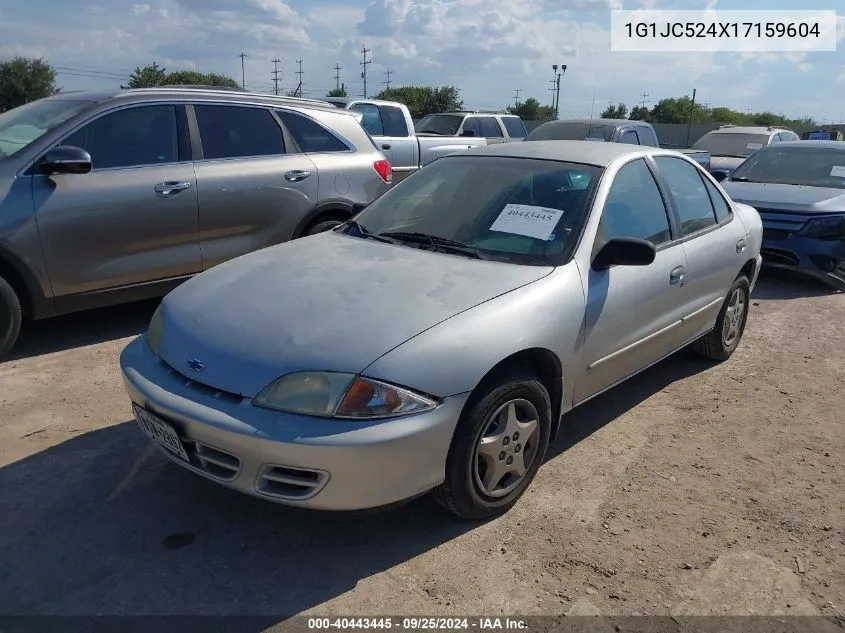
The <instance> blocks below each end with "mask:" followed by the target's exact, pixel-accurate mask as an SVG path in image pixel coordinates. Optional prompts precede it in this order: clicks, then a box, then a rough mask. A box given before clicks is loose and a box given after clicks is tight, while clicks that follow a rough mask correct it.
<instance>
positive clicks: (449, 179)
mask: <svg viewBox="0 0 845 633" xmlns="http://www.w3.org/2000/svg"><path fill="white" fill-rule="evenodd" d="M601 173H602V169H601V168H599V167H595V166H591V165H581V164H577V163H568V162H558V161H549V160H537V159H528V158H509V157H499V156H460V157H458V156H454V157H453V156H446V157H443V158H440V159H439V160H436V161H434V162H433V163H431V164H429V165H428V166H426V168H425V169H422V170H420V171H419V172H417V173H415V174H413V175H412V176H409V177H408V178H406V179H405V180H403V181H402V182H401V183H399V184H398V185H396V186H395V187H394V188H393V189H391V190H389V191H388V192H387V193H385V194H384V195H383V196H381V197H380V198H378V199H377V200H376V201H375V202H373V203H372V204H371V205H370V206H369V207H367V208H366V209H365V210H364V211H362V212H361V213H360V214H358V215H357V216H356V218H355V220H356V221H357V223H358V225H359V228H360V230H361V231H363V232H364V235H365V236H366V235H369V236H370V237H373V236H375V237H377V238H378V237H379V236H386V237H389V238H393V239H395V238H396V236H397V235H398V236H399V242H400V244H401V245H397V248H401V247H402V245H404V246H410V247H417V248H430V249H431V250H438V246H439V245H440V244H442V243H443V242H448V243H449V244H451V246H453V247H456V246H457V247H464V251H465V252H464V254H469V255H475V256H477V257H480V258H481V259H492V260H497V261H506V262H512V263H517V264H526V265H540V266H556V265H560V264H561V263H563V261H564V260H566V259H567V258H568V257H569V256H570V255H571V250H572V249H573V248H574V244H575V241H576V239H577V234H578V232H579V229H580V227H581V226H582V222H583V220H584V219H585V215H586V213H587V209H588V204H589V200H590V199H591V194H592V191H593V190H594V189H595V187H596V183H597V182H598V180H599V178H600V176H601ZM409 234H412V237H416V238H417V239H416V241H413V242H411V241H408V240H407V237H408V235H409ZM420 236H424V237H425V238H426V239H423V240H420V239H419V238H420ZM403 237H404V238H406V239H403ZM429 238H432V239H429ZM449 244H447V246H449ZM444 252H445V253H449V249H448V248H445V249H444Z"/></svg>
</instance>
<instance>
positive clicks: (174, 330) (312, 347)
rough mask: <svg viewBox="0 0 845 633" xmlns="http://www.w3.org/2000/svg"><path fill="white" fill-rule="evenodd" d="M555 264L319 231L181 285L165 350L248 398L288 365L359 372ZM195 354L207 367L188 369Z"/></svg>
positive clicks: (170, 302)
mask: <svg viewBox="0 0 845 633" xmlns="http://www.w3.org/2000/svg"><path fill="white" fill-rule="evenodd" d="M552 270H553V268H551V267H548V268H547V267H537V266H520V265H515V264H506V263H500V262H490V261H482V260H474V259H469V258H466V257H462V256H457V255H447V254H443V253H433V252H429V251H423V250H419V249H416V248H409V247H405V246H400V245H391V244H383V243H379V242H376V241H373V240H366V239H362V238H357V237H352V236H347V235H341V234H337V233H333V232H330V233H323V234H320V235H315V236H312V237H306V238H302V239H298V240H294V241H292V242H287V243H285V244H281V245H278V246H274V247H270V248H267V249H264V250H261V251H258V252H255V253H252V254H249V255H245V256H242V257H239V258H237V259H235V260H231V261H229V262H226V263H224V264H221V265H219V266H216V267H214V268H212V269H210V270H208V271H206V272H204V273H202V274H201V275H198V276H197V277H195V278H194V279H191V280H190V281H188V282H186V283H184V284H182V285H181V286H180V287H178V288H177V289H176V290H174V291H173V292H171V293H170V294H169V295H168V296H167V297H166V298H165V300H164V302H163V306H164V310H163V311H164V331H163V335H162V341H161V345H160V350H159V351H160V354H161V357H162V359H163V360H164V361H165V362H166V363H167V364H169V365H170V366H171V367H173V368H174V369H176V370H177V371H179V372H181V373H183V374H184V375H186V376H188V377H189V378H191V379H192V380H194V381H196V382H200V383H203V384H205V385H208V386H210V387H213V388H215V389H220V390H222V391H228V392H231V393H235V394H238V395H241V396H245V397H249V398H252V397H255V396H256V395H257V394H258V392H260V391H261V390H262V389H263V388H264V387H265V386H267V385H268V384H269V383H270V382H272V381H273V380H275V379H276V378H278V377H279V376H282V375H284V374H286V373H289V372H292V371H297V370H327V371H341V372H351V373H358V372H361V371H362V370H364V369H365V368H366V367H367V366H368V365H370V364H372V363H373V362H374V361H375V360H376V359H378V358H379V357H380V356H382V355H383V354H385V353H386V352H388V351H390V350H392V349H394V348H395V347H397V346H399V345H401V344H402V343H404V342H405V341H407V340H408V339H410V338H412V337H414V336H415V335H417V334H419V333H420V332H422V331H424V330H426V329H428V328H431V327H432V326H434V325H437V324H438V323H440V322H441V321H444V320H445V319H448V318H450V317H452V316H454V315H456V314H458V313H460V312H462V311H464V310H467V309H469V308H472V307H473V306H476V305H478V304H480V303H483V302H485V301H488V300H490V299H493V298H494V297H497V296H499V295H502V294H504V293H506V292H510V291H512V290H515V289H516V288H519V287H521V286H524V285H526V284H529V283H531V282H533V281H536V280H537V279H540V278H542V277H544V276H546V275H548V274H549V273H550V272H551V271H552ZM191 360H199V361H200V362H201V363H202V365H204V366H205V368H204V369H202V371H200V372H196V373H194V372H191V371H190V370H189V369H188V367H187V364H188V361H191ZM191 364H192V365H194V366H197V363H191Z"/></svg>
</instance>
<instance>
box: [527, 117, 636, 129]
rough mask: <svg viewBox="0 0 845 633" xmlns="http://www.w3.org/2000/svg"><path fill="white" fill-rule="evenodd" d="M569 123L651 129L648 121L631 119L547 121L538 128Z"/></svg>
mask: <svg viewBox="0 0 845 633" xmlns="http://www.w3.org/2000/svg"><path fill="white" fill-rule="evenodd" d="M568 123H578V124H581V125H611V126H615V127H621V126H623V125H635V126H637V125H641V126H645V125H647V126H649V127H651V124H650V123H649V122H648V121H634V120H631V119H558V120H556V121H546V122H545V123H543V125H542V126H538V127H556V126H559V125H566V124H568Z"/></svg>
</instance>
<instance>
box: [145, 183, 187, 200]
mask: <svg viewBox="0 0 845 633" xmlns="http://www.w3.org/2000/svg"><path fill="white" fill-rule="evenodd" d="M190 186H191V183H189V182H176V181H168V182H160V183H158V184H157V185H156V186H155V187H153V191H155V192H156V193H157V194H159V195H160V196H161V197H162V198H167V197H170V196H173V195H176V194H177V193H179V192H180V191H184V190H185V189H188V188H189V187H190Z"/></svg>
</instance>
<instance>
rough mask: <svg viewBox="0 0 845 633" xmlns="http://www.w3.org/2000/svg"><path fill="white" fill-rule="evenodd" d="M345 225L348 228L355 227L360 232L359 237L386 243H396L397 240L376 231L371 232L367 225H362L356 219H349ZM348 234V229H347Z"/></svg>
mask: <svg viewBox="0 0 845 633" xmlns="http://www.w3.org/2000/svg"><path fill="white" fill-rule="evenodd" d="M343 226H344V227H345V228H347V229H354V230H355V231H357V232H358V237H363V238H364V239H369V240H376V241H377V242H384V243H385V244H395V243H396V240H391V239H389V238H387V237H382V236H380V235H377V234H375V233H371V232H370V231H369V230H368V229H367V228H366V227H364V226H362V225H361V224H359V223H358V222H357V221H355V220H347V221H346V222H345V223H344V224H343ZM346 232H347V234H348V231H346Z"/></svg>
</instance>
